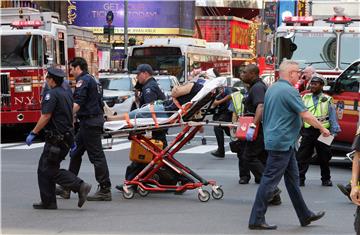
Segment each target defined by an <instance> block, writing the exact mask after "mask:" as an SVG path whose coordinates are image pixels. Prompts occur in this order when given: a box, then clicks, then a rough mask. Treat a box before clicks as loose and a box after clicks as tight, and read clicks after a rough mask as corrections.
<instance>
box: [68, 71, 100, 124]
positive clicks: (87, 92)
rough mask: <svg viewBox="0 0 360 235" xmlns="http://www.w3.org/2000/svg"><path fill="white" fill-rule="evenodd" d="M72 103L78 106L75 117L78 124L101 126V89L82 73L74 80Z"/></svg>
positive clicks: (98, 84) (93, 80) (88, 76)
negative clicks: (78, 120)
mask: <svg viewBox="0 0 360 235" xmlns="http://www.w3.org/2000/svg"><path fill="white" fill-rule="evenodd" d="M74 102H75V103H76V104H78V105H80V109H79V111H78V112H77V116H78V118H79V119H80V124H81V123H83V124H87V125H89V126H102V125H103V123H104V117H103V114H104V110H103V102H102V88H101V85H100V83H98V82H97V81H96V80H95V78H94V77H93V76H91V75H90V74H88V73H87V72H84V73H82V74H80V76H78V77H77V78H76V86H75V91H74Z"/></svg>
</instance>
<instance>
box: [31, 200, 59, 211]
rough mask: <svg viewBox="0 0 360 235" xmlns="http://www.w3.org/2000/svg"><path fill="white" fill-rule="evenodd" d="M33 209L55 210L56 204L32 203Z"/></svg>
mask: <svg viewBox="0 0 360 235" xmlns="http://www.w3.org/2000/svg"><path fill="white" fill-rule="evenodd" d="M33 208H34V209H45V210H56V209H57V205H56V202H53V203H50V204H49V205H44V204H43V203H42V202H39V203H34V204H33Z"/></svg>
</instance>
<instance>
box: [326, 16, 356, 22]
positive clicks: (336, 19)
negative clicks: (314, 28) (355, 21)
mask: <svg viewBox="0 0 360 235" xmlns="http://www.w3.org/2000/svg"><path fill="white" fill-rule="evenodd" d="M326 22H328V23H333V24H348V23H351V22H352V19H351V18H350V17H346V16H337V15H335V16H333V17H331V18H329V19H327V20H326Z"/></svg>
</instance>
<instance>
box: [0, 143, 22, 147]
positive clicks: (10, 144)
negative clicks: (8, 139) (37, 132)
mask: <svg viewBox="0 0 360 235" xmlns="http://www.w3.org/2000/svg"><path fill="white" fill-rule="evenodd" d="M20 144H23V143H8V144H0V147H1V148H6V147H11V146H15V145H20Z"/></svg>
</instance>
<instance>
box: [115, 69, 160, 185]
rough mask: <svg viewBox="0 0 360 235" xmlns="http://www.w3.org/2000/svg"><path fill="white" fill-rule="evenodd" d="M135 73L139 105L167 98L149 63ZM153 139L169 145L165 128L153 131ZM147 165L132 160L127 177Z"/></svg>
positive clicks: (131, 177) (127, 170)
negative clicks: (139, 92)
mask: <svg viewBox="0 0 360 235" xmlns="http://www.w3.org/2000/svg"><path fill="white" fill-rule="evenodd" d="M133 73H135V74H137V76H136V78H137V82H138V84H139V86H140V87H139V88H141V95H140V98H139V107H142V106H144V105H146V104H150V103H154V102H155V101H157V100H165V95H164V93H163V92H162V91H161V89H160V87H159V85H158V83H157V82H156V80H155V78H153V77H152V74H153V69H152V67H151V66H150V65H149V64H140V65H138V66H137V68H136V70H135V71H133ZM137 117H140V116H137ZM152 139H155V140H160V141H161V142H162V143H163V147H166V146H167V141H166V131H165V130H159V131H153V132H152ZM146 165H147V164H142V163H136V162H132V163H131V164H130V165H129V166H128V167H127V168H126V173H125V179H126V180H131V179H133V178H134V177H135V176H136V175H137V174H138V173H139V172H140V171H141V170H142V169H144V167H145V166H146ZM115 187H116V189H118V190H120V191H121V190H123V185H116V186H115Z"/></svg>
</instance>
